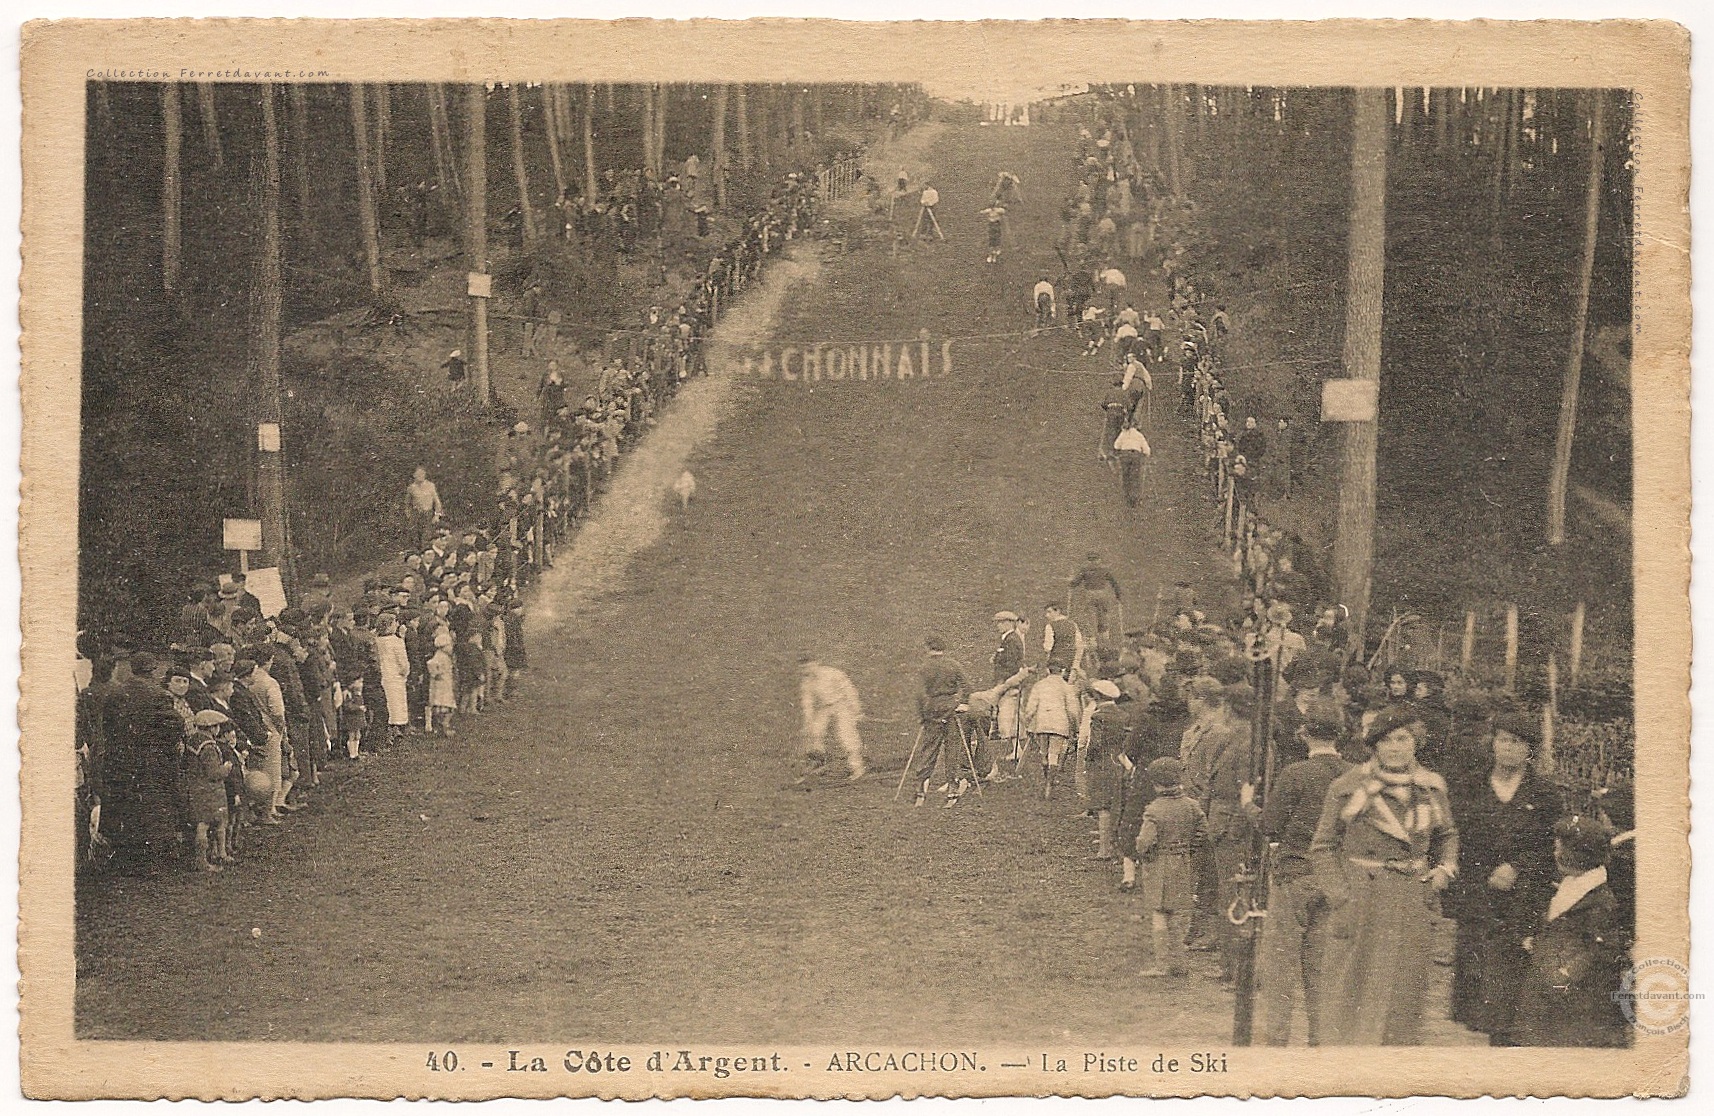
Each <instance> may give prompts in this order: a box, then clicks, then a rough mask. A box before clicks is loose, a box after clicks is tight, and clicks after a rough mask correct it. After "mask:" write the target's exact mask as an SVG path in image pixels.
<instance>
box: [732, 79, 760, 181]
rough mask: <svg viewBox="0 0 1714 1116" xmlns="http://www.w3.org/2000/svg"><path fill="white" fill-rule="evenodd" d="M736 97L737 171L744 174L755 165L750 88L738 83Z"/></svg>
mask: <svg viewBox="0 0 1714 1116" xmlns="http://www.w3.org/2000/svg"><path fill="white" fill-rule="evenodd" d="M735 92H736V93H737V95H738V97H737V100H738V169H739V170H741V171H743V172H744V173H745V174H748V173H749V172H750V168H751V167H752V166H754V165H755V157H756V150H755V147H754V146H753V145H752V144H751V142H750V87H749V86H747V85H745V84H743V83H742V82H740V83H739V85H738V88H737V89H736V90H735Z"/></svg>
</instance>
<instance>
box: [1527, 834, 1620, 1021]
mask: <svg viewBox="0 0 1714 1116" xmlns="http://www.w3.org/2000/svg"><path fill="white" fill-rule="evenodd" d="M1554 837H1555V842H1554V856H1555V859H1556V861H1557V862H1558V865H1559V870H1560V871H1561V872H1562V873H1564V879H1562V880H1560V881H1559V884H1558V887H1557V888H1556V890H1555V891H1554V893H1553V896H1552V898H1551V899H1550V900H1549V903H1548V906H1547V910H1546V913H1545V915H1544V916H1543V919H1542V926H1541V930H1540V931H1539V932H1538V933H1537V934H1536V935H1535V937H1534V938H1533V939H1532V940H1531V941H1530V942H1529V943H1528V946H1529V961H1528V966H1527V968H1526V969H1525V971H1524V977H1523V981H1522V985H1521V987H1520V988H1519V990H1518V1010H1517V1030H1516V1034H1517V1041H1518V1043H1519V1045H1522V1046H1628V1045H1630V1039H1631V1033H1632V1031H1631V1027H1630V1026H1629V1021H1628V1020H1627V1019H1626V1018H1625V1009H1624V1007H1623V1005H1622V1004H1621V1002H1620V999H1619V997H1618V996H1617V995H1616V993H1617V992H1618V991H1619V990H1620V987H1621V984H1622V983H1623V980H1624V973H1625V969H1626V966H1627V964H1628V959H1629V954H1630V947H1631V942H1630V936H1629V934H1627V933H1626V931H1625V929H1624V917H1623V913H1622V912H1621V911H1620V910H1619V903H1618V900H1617V899H1615V898H1614V897H1613V891H1612V889H1611V888H1610V887H1608V885H1607V862H1608V858H1609V856H1610V855H1611V845H1610V842H1611V840H1612V831H1611V830H1609V829H1608V828H1607V827H1606V826H1605V825H1603V824H1601V822H1600V821H1599V820H1597V819H1595V818H1580V817H1571V818H1566V819H1565V820H1564V821H1562V822H1560V823H1559V825H1558V826H1557V827H1556V829H1555V830H1554Z"/></svg>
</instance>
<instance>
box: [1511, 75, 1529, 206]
mask: <svg viewBox="0 0 1714 1116" xmlns="http://www.w3.org/2000/svg"><path fill="white" fill-rule="evenodd" d="M1525 97H1526V93H1525V92H1524V90H1522V89H1513V90H1511V92H1510V93H1509V94H1508V95H1507V98H1506V109H1507V111H1506V200H1507V201H1508V202H1510V201H1511V200H1512V199H1513V198H1514V197H1515V196H1516V194H1517V191H1518V183H1519V182H1520V181H1522V179H1523V174H1524V153H1523V143H1524V99H1525Z"/></svg>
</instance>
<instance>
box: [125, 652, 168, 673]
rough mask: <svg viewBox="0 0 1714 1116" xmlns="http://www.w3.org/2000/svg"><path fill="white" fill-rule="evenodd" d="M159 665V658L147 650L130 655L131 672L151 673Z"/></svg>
mask: <svg viewBox="0 0 1714 1116" xmlns="http://www.w3.org/2000/svg"><path fill="white" fill-rule="evenodd" d="M160 665H161V663H160V660H159V659H157V658H155V656H154V655H152V654H150V653H149V652H147V651H139V652H137V653H136V654H135V655H132V656H131V673H132V674H153V673H155V668H156V667H158V666H160Z"/></svg>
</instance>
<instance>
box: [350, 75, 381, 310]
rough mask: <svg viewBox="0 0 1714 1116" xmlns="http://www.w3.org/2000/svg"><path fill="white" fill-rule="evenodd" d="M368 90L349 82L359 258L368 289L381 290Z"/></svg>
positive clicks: (378, 231) (379, 230) (379, 244)
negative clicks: (366, 269) (366, 270)
mask: <svg viewBox="0 0 1714 1116" xmlns="http://www.w3.org/2000/svg"><path fill="white" fill-rule="evenodd" d="M367 103H368V94H367V92H366V91H365V90H364V87H363V85H362V83H360V82H354V83H353V84H352V86H351V133H352V135H353V136H354V137H355V138H356V141H357V220H358V223H359V224H360V225H361V226H362V229H363V258H364V261H365V262H366V263H367V264H368V267H369V290H370V291H371V292H372V293H374V294H380V293H381V229H380V225H379V222H378V221H377V220H376V218H375V184H374V182H373V180H372V179H373V175H372V171H373V164H372V163H371V162H370V154H369V113H368V110H367Z"/></svg>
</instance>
